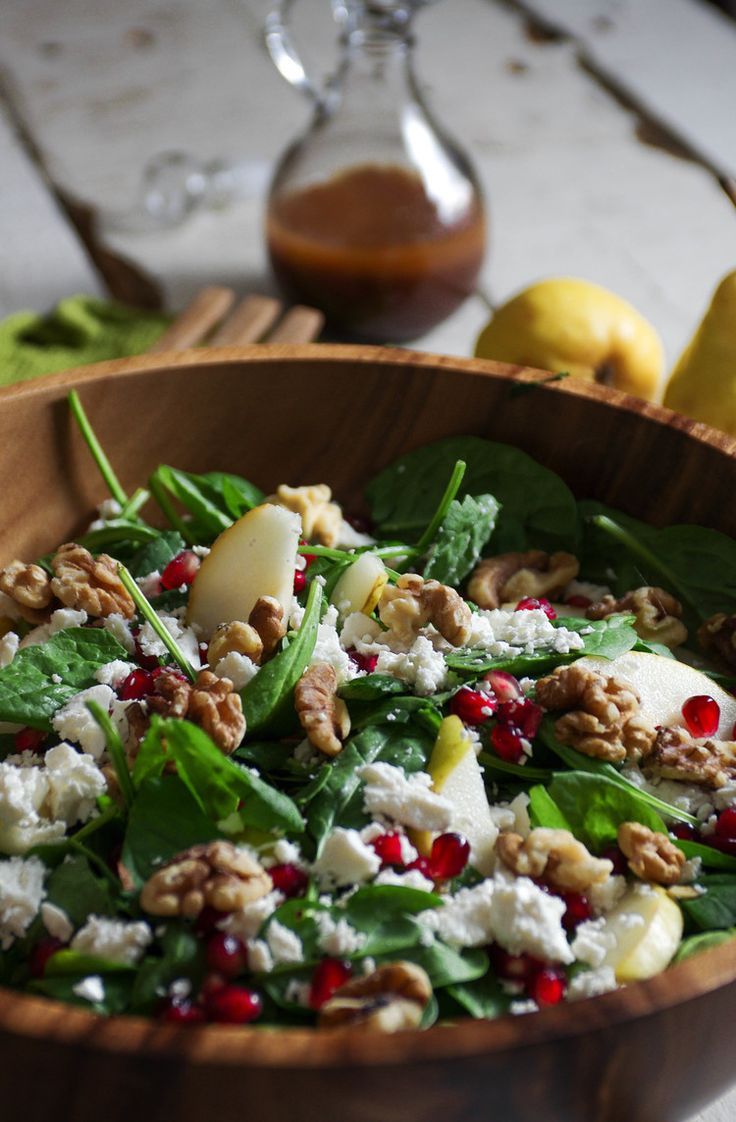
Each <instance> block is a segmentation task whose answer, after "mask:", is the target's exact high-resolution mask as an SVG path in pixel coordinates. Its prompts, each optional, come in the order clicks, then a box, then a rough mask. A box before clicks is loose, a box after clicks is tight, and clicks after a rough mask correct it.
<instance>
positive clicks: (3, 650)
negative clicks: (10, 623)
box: [0, 631, 20, 670]
mask: <svg viewBox="0 0 736 1122" xmlns="http://www.w3.org/2000/svg"><path fill="white" fill-rule="evenodd" d="M19 643H20V639H19V638H18V636H17V635H16V634H15V632H14V631H8V632H6V634H5V635H3V637H2V639H0V670H4V669H5V667H6V666H10V664H11V662H12V661H13V659H14V658H15V656H16V655H17V653H18V644H19Z"/></svg>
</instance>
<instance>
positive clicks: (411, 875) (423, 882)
mask: <svg viewBox="0 0 736 1122" xmlns="http://www.w3.org/2000/svg"><path fill="white" fill-rule="evenodd" d="M415 852H416V850H415ZM373 883H374V884H396V885H399V886H400V887H401V888H416V889H418V890H419V891H420V892H434V882H433V881H431V880H430V879H429V877H425V876H424V874H423V873H420V872H419V869H407V870H406V872H403V873H400V872H397V870H396V869H381V871H380V873H379V874H378V876H377V877H376V879H375V880H374V882H373Z"/></svg>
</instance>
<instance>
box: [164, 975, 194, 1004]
mask: <svg viewBox="0 0 736 1122" xmlns="http://www.w3.org/2000/svg"><path fill="white" fill-rule="evenodd" d="M191 992H192V983H191V982H190V980H189V978H174V981H173V982H171V983H170V985H169V989H168V994H169V997H175V998H178V999H179V1000H180V1001H183V1000H184V999H185V998H187V997H189V996H190V994H191Z"/></svg>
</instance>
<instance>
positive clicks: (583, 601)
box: [565, 596, 593, 608]
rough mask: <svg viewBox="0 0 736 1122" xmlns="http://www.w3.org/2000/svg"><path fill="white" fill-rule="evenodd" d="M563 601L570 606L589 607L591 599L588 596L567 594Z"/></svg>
mask: <svg viewBox="0 0 736 1122" xmlns="http://www.w3.org/2000/svg"><path fill="white" fill-rule="evenodd" d="M565 603H566V604H569V605H570V607H571V608H589V607H590V605H591V604H592V603H593V601H592V600H591V599H590V597H589V596H568V598H567V600H565Z"/></svg>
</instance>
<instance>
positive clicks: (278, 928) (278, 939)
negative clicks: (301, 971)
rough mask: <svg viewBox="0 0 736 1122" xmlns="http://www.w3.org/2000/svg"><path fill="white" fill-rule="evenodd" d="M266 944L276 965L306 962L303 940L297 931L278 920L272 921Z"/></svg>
mask: <svg viewBox="0 0 736 1122" xmlns="http://www.w3.org/2000/svg"><path fill="white" fill-rule="evenodd" d="M266 942H267V944H268V949H269V951H270V952H271V957H272V959H273V962H274V964H276V965H278V964H280V963H283V964H284V965H297V964H298V963H300V962H304V948H303V947H302V941H301V939H300V938H299V936H298V935H297V934H296V932H295V931H292V930H291V929H290V928H288V927H286V926H285V925H284V924H283V923H279V921H278V920H277V919H274V920H271V922H270V923H269V925H268V931H267V932H266Z"/></svg>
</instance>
